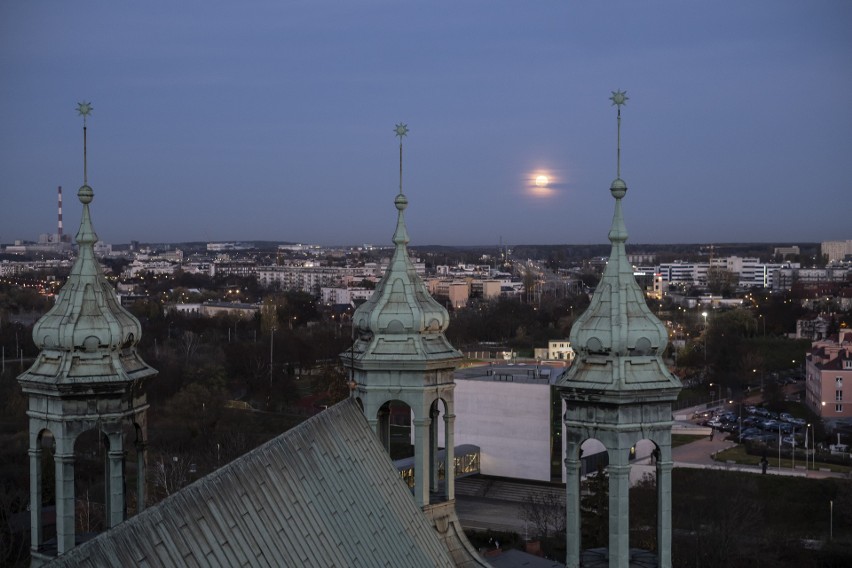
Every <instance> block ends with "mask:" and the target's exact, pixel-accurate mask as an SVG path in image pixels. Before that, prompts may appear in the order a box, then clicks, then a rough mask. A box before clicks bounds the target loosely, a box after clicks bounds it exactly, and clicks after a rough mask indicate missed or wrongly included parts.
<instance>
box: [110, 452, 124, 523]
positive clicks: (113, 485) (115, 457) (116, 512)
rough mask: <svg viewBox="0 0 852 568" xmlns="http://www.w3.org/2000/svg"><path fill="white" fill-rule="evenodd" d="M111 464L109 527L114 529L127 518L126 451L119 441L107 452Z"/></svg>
mask: <svg viewBox="0 0 852 568" xmlns="http://www.w3.org/2000/svg"><path fill="white" fill-rule="evenodd" d="M107 461H108V464H109V467H108V469H109V479H108V480H107V492H108V493H109V501H108V506H109V510H108V511H107V519H106V521H107V525H108V526H109V527H110V528H112V527H114V526H117V525H118V524H119V523H121V522H122V521H123V520H124V518H125V495H124V450H123V449H122V448H121V443H120V441H119V440H115V439H114V440H112V441H111V443H110V450H109V452H107Z"/></svg>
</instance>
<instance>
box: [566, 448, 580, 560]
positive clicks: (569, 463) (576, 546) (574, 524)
mask: <svg viewBox="0 0 852 568" xmlns="http://www.w3.org/2000/svg"><path fill="white" fill-rule="evenodd" d="M569 455H573V454H572V453H571V452H570V450H569ZM580 466H581V462H580V460H579V459H575V458H574V457H569V458H566V460H565V515H566V516H567V518H566V519H565V527H566V531H565V533H566V536H565V538H566V542H565V545H566V550H567V555H566V559H565V564H566V566H567V568H579V566H580Z"/></svg>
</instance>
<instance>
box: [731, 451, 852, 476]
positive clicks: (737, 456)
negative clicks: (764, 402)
mask: <svg viewBox="0 0 852 568" xmlns="http://www.w3.org/2000/svg"><path fill="white" fill-rule="evenodd" d="M776 451H777V450H776ZM714 459H715V460H716V461H720V462H728V461H733V462H736V463H738V464H743V465H760V456H752V455H749V454H748V453H746V450H745V446H734V447H733V448H729V449H727V450H723V451H721V452H719V453H718V454H716V455H715V457H714ZM766 459H767V460H769V467H770V468H775V469H777V468H778V454H777V453H776V454H775V457H773V456H772V450H769V451H768V452H767V455H766ZM796 465H797V466H802V465H805V462H804V461H802V460H796ZM792 467H793V461H792V460H789V459H785V458H781V468H782V469H791V468H792ZM810 467H813V466H810ZM816 467H817V468H828V469H830V470H831V471H833V472H836V473H849V472H850V471H852V468H850V467H849V466H846V465H837V464H831V463H822V462H819V461H818V462H816Z"/></svg>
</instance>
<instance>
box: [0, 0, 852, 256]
mask: <svg viewBox="0 0 852 568" xmlns="http://www.w3.org/2000/svg"><path fill="white" fill-rule="evenodd" d="M850 22H852V6H849V5H847V4H845V3H842V2H839V1H829V2H825V3H821V4H820V5H819V6H818V8H814V7H813V6H809V5H804V4H801V3H798V2H773V3H771V4H770V3H753V4H749V5H741V4H739V3H734V2H724V3H722V4H719V3H714V4H712V5H710V4H708V5H705V4H697V3H696V4H689V5H685V4H683V3H676V2H654V3H651V4H646V5H642V6H636V5H633V4H631V3H627V2H613V3H607V4H606V5H600V4H594V5H580V4H576V5H575V4H564V3H556V2H546V3H540V4H539V3H537V4H536V5H526V4H525V5H520V4H509V3H493V2H478V1H477V2H466V3H464V4H462V5H456V4H455V3H449V2H437V3H434V2H433V3H429V4H424V5H405V6H402V5H396V4H395V3H392V2H386V1H371V2H364V3H359V4H358V6H352V5H348V4H344V3H341V2H322V3H310V4H280V5H279V4H278V3H267V2H261V3H257V4H252V6H251V8H249V9H246V8H243V7H240V6H236V5H235V6H231V5H229V4H225V3H212V4H210V3H205V5H204V10H203V11H201V10H199V9H198V7H197V6H194V5H190V4H186V5H180V6H172V5H170V4H167V3H155V4H146V5H145V6H127V5H112V4H104V3H93V4H87V5H84V6H83V7H81V6H79V5H74V6H70V5H64V4H60V3H56V4H50V5H48V4H36V3H27V4H21V5H11V4H4V5H3V6H2V7H0V79H2V81H0V84H2V86H0V102H2V103H3V105H2V106H3V108H4V110H3V115H4V125H5V127H4V129H3V130H2V131H0V141H2V147H3V149H4V151H3V152H2V153H0V171H3V172H4V175H3V177H2V179H0V184H2V185H0V196H2V207H0V242H2V243H9V242H12V241H13V240H15V239H34V238H37V236H38V234H40V233H52V232H54V231H55V228H56V188H57V186H62V187H63V193H64V196H65V200H64V221H65V232H66V233H69V234H71V235H72V236H73V234H74V233H75V232H76V227H77V226H78V224H79V218H80V210H81V206H80V203H79V202H78V200H77V199H76V191H77V188H78V187H79V186H80V185H81V184H82V182H83V167H82V130H81V126H82V120H81V119H80V117H79V116H77V114H76V112H75V107H76V105H77V103H79V102H82V101H90V102H91V103H92V106H93V107H94V110H93V112H92V114H91V115H90V116H89V120H88V126H89V128H88V140H89V168H88V175H89V183H90V185H92V187H93V188H94V192H95V199H94V202H93V204H92V207H93V209H92V212H93V222H94V226H95V230H96V231H97V232H98V235H99V236H100V238H101V239H103V240H104V241H106V242H112V243H122V242H128V241H130V240H139V241H143V242H186V241H251V240H268V241H281V242H288V241H289V242H310V243H317V244H323V245H336V244H339V245H342V244H357V243H372V244H376V245H385V244H388V243H390V238H391V234H392V232H393V227H394V218H395V211H394V209H393V204H392V201H393V198H394V196H395V194H396V192H397V191H398V179H397V176H398V169H397V159H398V154H397V143H398V142H397V139H396V138H395V136H394V131H393V129H394V125H395V124H396V123H399V122H404V123H406V124H408V125H409V128H410V134H409V135H408V136H407V137H406V138H405V140H404V145H405V165H404V186H403V190H404V192H405V194H406V196H407V197H408V199H409V202H410V206H409V208H408V209H407V210H406V221H407V224H408V227H409V231H410V234H411V239H412V242H411V244H412V246H415V247H416V246H417V245H442V244H443V245H447V244H457V245H489V244H496V243H497V242H498V241H500V240H501V239H502V241H503V242H504V243H516V244H534V243H538V244H590V243H593V244H599V243H603V242H605V240H606V231H607V229H608V227H609V224H610V220H611V216H612V198H611V197H610V195H609V185H610V182H611V181H612V179H613V178H614V177H615V175H616V161H615V154H616V129H615V126H616V124H615V108H614V107H612V106H610V101H609V100H608V97H609V96H610V95H611V92H612V91H616V90H618V89H621V90H626V91H627V94H628V96H629V100H628V102H627V104H626V106H625V107H624V108H623V123H622V148H623V150H622V177H623V178H624V179H625V181H626V182H627V185H628V187H629V188H630V190H629V191H628V194H627V197H626V200H625V202H624V207H625V217H626V222H627V229H628V232H629V234H630V242H632V243H675V242H680V243H701V242H706V243H724V242H819V241H825V240H845V239H848V238H850V235H849V232H848V226H849V223H848V205H847V206H842V203H848V201H849V200H848V197H847V196H846V193H847V192H846V191H844V189H845V187H844V182H845V179H844V177H842V176H843V172H842V164H843V163H844V159H845V158H846V157H847V156H848V155H849V153H850V150H852V142H850V139H849V138H850V137H849V133H850V132H852V128H850V127H852V111H850V109H849V108H848V105H847V104H844V103H845V102H846V101H845V99H846V93H848V92H849V90H850V87H852V73H850V72H849V71H848V62H849V61H850V60H852V57H850V56H852V38H850V37H849V36H848V33H847V31H846V30H847V29H848V25H849V23H850ZM843 69H847V71H843ZM541 176H547V180H544V179H543V178H541ZM537 180H538V183H537Z"/></svg>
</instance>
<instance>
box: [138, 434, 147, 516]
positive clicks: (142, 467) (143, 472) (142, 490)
mask: <svg viewBox="0 0 852 568" xmlns="http://www.w3.org/2000/svg"><path fill="white" fill-rule="evenodd" d="M147 452H148V444H146V443H145V442H136V514H137V515H138V514H139V513H141V512H142V511H144V510H145V499H146V498H147V495H146V494H147V484H146V483H145V481H146V479H147V478H148V467H147V465H148V460H147V457H148V456H147V455H146V454H147Z"/></svg>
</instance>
